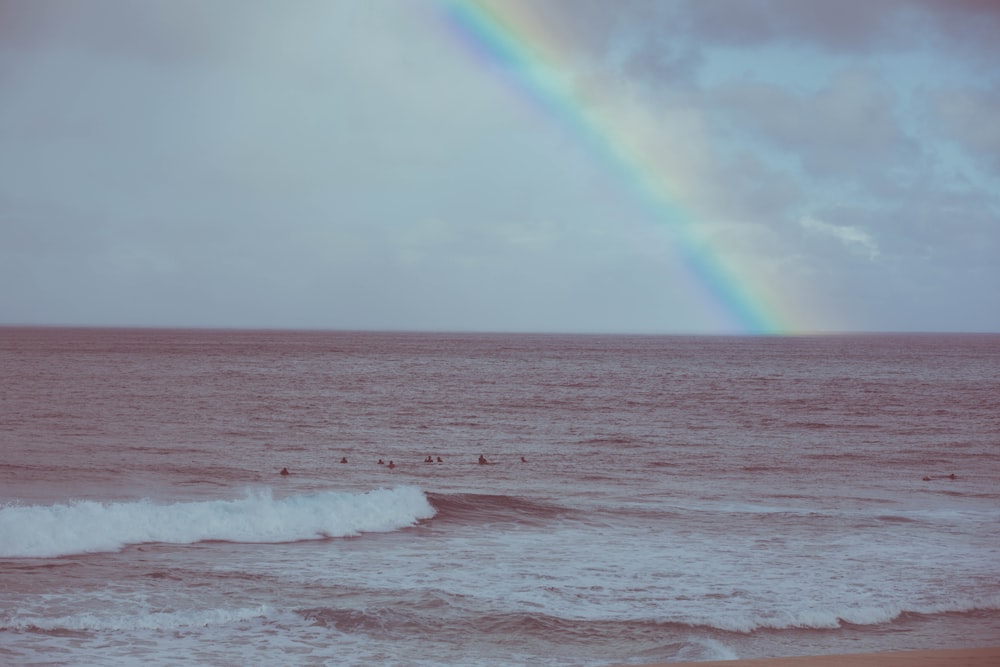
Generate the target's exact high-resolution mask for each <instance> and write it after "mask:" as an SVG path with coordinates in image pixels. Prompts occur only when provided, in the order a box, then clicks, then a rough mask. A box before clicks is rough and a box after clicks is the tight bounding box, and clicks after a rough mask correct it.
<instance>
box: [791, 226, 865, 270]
mask: <svg viewBox="0 0 1000 667" xmlns="http://www.w3.org/2000/svg"><path fill="white" fill-rule="evenodd" d="M799 224H800V225H802V227H804V228H805V229H807V230H809V231H812V232H816V233H818V234H821V235H823V236H829V237H832V238H834V239H837V240H838V241H840V242H841V244H843V245H844V247H845V248H847V249H848V250H850V251H851V252H853V253H855V254H857V255H861V256H864V257H867V258H868V259H870V260H873V261H874V260H875V259H876V258H877V257H878V256H879V254H880V253H879V248H878V244H877V243H876V242H875V239H874V238H872V236H871V234H869V233H868V232H866V231H865V230H863V229H860V228H858V227H853V226H851V225H834V224H831V223H829V222H823V221H822V220H817V219H816V218H812V217H808V216H807V217H804V218H802V219H801V220H799Z"/></svg>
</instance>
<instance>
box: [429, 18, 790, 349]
mask: <svg viewBox="0 0 1000 667" xmlns="http://www.w3.org/2000/svg"><path fill="white" fill-rule="evenodd" d="M438 7H439V8H440V10H441V12H442V14H443V16H444V17H445V19H446V22H447V23H448V25H449V27H450V31H451V32H452V33H453V34H454V36H455V37H456V38H457V39H458V40H460V41H461V42H462V43H464V45H465V46H466V48H467V49H468V50H469V51H470V52H471V53H472V54H474V57H475V58H477V59H479V60H481V61H482V63H483V65H484V66H488V67H489V69H490V70H492V71H494V72H498V73H500V75H501V76H503V77H505V78H506V81H507V83H508V85H510V86H512V87H513V88H514V89H515V90H516V91H517V92H518V93H519V94H521V95H523V96H524V97H526V98H527V99H528V100H530V101H531V103H533V104H534V105H536V106H538V107H539V108H541V109H542V110H543V112H544V113H546V114H548V115H550V116H552V117H553V118H555V119H557V120H558V122H560V123H562V124H563V125H566V126H568V127H569V128H570V129H571V130H572V132H573V133H574V135H575V136H576V137H577V138H578V139H579V140H580V141H581V142H583V143H584V144H585V145H586V147H587V149H588V150H589V152H590V153H591V154H592V155H593V156H594V157H595V159H597V160H598V161H599V162H600V163H601V165H602V166H603V167H604V168H605V169H606V170H608V171H610V172H611V173H612V174H614V175H615V176H616V178H617V179H618V180H619V182H620V183H621V184H623V185H624V186H626V187H628V188H629V189H630V190H631V192H632V193H633V195H634V196H635V197H636V198H637V200H638V202H639V203H640V204H641V206H642V207H643V209H644V210H645V211H646V213H648V214H649V215H650V217H651V219H653V220H655V221H657V222H658V223H659V225H660V226H662V227H663V228H664V230H666V233H667V236H668V238H669V240H670V245H671V246H672V247H673V249H674V251H675V252H676V253H677V256H678V257H679V258H680V259H681V260H682V263H683V265H684V266H685V267H686V269H687V270H688V271H689V273H690V274H691V276H692V277H693V278H694V280H693V281H692V282H693V284H694V285H696V286H697V288H698V289H700V291H701V295H700V298H701V299H702V300H703V301H704V302H705V303H706V304H707V306H708V307H709V308H710V309H712V310H714V311H717V312H719V313H721V314H722V316H723V317H724V319H725V320H726V323H725V325H724V326H725V328H726V329H728V330H734V331H736V332H739V333H748V334H779V333H790V332H791V331H794V330H796V329H798V328H799V327H797V326H795V325H794V324H793V322H794V320H795V319H796V317H797V316H800V315H801V314H800V313H797V312H794V311H795V308H794V306H792V305H791V303H790V302H791V301H793V299H791V298H787V299H786V298H785V297H784V295H782V294H780V293H779V290H778V289H777V287H776V286H775V285H776V281H775V279H774V276H764V275H761V274H762V273H763V272H762V271H760V270H757V269H754V268H752V267H751V268H748V267H745V266H744V267H741V266H740V265H739V264H738V260H736V259H735V258H734V257H733V256H732V254H727V253H726V252H725V251H724V249H723V248H721V247H718V246H717V243H718V242H713V241H712V240H711V238H710V237H707V236H706V235H705V233H704V230H703V229H700V226H699V225H698V222H697V221H698V216H697V214H696V213H695V212H694V211H693V210H691V206H690V205H689V206H685V205H684V201H685V197H684V196H682V195H683V193H684V192H690V191H692V190H693V189H697V186H696V185H695V184H692V183H690V182H688V183H685V178H687V179H688V181H690V176H689V175H688V176H686V175H685V173H684V165H683V164H681V163H680V161H679V160H678V158H676V157H673V158H672V163H671V161H670V160H665V159H664V155H670V154H671V153H672V152H671V151H669V150H664V146H663V145H662V142H661V143H660V144H657V143H656V142H651V141H649V140H648V139H649V137H650V133H646V132H644V131H643V125H644V123H643V117H642V116H641V115H630V114H629V113H628V111H627V109H624V108H622V107H621V106H619V105H602V104H591V103H589V102H588V100H587V99H584V95H585V94H587V93H585V92H581V91H580V90H579V88H578V87H576V86H574V85H572V82H570V81H568V80H567V79H566V76H565V73H566V72H569V71H571V70H572V68H571V67H570V55H571V53H572V51H573V43H572V39H573V38H572V36H571V35H569V34H565V33H564V32H561V31H560V30H559V26H558V25H557V23H556V22H554V21H546V20H545V17H544V16H543V15H542V14H540V10H539V9H538V8H537V6H532V4H531V3H527V2H525V3H519V2H512V1H510V0H504V1H501V2H490V1H489V0H440V3H439V5H438ZM645 124H649V120H648V117H647V120H646V123H645ZM647 129H651V128H647ZM656 133H658V134H660V135H662V128H657V129H656ZM688 198H689V199H692V200H693V199H695V197H694V196H693V195H692V196H690V197H688Z"/></svg>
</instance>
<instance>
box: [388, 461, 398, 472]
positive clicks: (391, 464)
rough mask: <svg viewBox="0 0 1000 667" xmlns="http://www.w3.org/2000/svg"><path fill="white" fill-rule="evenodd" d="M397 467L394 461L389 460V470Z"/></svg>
mask: <svg viewBox="0 0 1000 667" xmlns="http://www.w3.org/2000/svg"><path fill="white" fill-rule="evenodd" d="M395 467H396V464H395V463H393V462H392V459H389V470H392V469H393V468H395Z"/></svg>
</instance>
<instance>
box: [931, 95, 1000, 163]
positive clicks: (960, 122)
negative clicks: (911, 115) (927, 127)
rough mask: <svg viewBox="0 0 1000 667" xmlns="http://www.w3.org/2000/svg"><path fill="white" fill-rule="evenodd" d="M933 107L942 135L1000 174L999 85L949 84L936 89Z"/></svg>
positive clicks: (932, 102)
mask: <svg viewBox="0 0 1000 667" xmlns="http://www.w3.org/2000/svg"><path fill="white" fill-rule="evenodd" d="M931 107H932V110H933V113H934V116H935V118H936V119H937V120H938V121H939V123H938V125H937V126H938V127H939V128H941V130H942V134H943V135H944V136H945V137H946V138H948V139H950V140H951V141H955V142H957V143H958V144H959V145H960V146H961V147H962V148H963V149H964V150H965V151H967V152H968V153H970V154H972V155H974V156H976V158H978V159H981V160H983V161H984V163H986V164H987V165H988V166H989V167H990V168H991V169H992V170H993V171H994V172H995V173H996V174H997V175H998V176H1000V113H998V110H1000V84H997V85H995V86H993V87H992V88H955V87H948V88H946V89H943V90H939V91H937V93H936V94H935V95H934V96H933V98H932V101H931Z"/></svg>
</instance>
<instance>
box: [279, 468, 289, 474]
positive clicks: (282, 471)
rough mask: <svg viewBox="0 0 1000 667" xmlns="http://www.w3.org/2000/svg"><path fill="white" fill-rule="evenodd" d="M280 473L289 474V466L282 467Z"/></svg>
mask: <svg viewBox="0 0 1000 667" xmlns="http://www.w3.org/2000/svg"><path fill="white" fill-rule="evenodd" d="M278 474H279V475H287V474H288V468H282V469H281V472H279V473H278Z"/></svg>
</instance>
